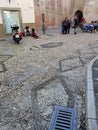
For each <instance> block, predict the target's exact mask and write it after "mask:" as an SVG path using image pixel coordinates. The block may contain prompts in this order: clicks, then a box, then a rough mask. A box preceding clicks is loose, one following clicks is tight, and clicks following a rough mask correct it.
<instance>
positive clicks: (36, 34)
mask: <svg viewBox="0 0 98 130" xmlns="http://www.w3.org/2000/svg"><path fill="white" fill-rule="evenodd" d="M31 36H32V37H34V38H38V37H39V36H38V32H37V31H35V29H34V28H32V33H31Z"/></svg>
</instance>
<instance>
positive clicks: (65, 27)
mask: <svg viewBox="0 0 98 130" xmlns="http://www.w3.org/2000/svg"><path fill="white" fill-rule="evenodd" d="M77 26H78V20H77V17H75V18H74V20H73V21H71V19H70V17H66V18H65V19H64V20H63V21H62V23H61V28H62V30H61V33H62V34H69V33H70V28H71V27H72V28H73V29H74V34H77V31H76V28H77Z"/></svg>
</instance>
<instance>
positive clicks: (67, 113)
mask: <svg viewBox="0 0 98 130" xmlns="http://www.w3.org/2000/svg"><path fill="white" fill-rule="evenodd" d="M76 129H77V111H76V109H73V108H68V107H62V106H55V107H54V110H53V113H52V118H51V121H50V126H49V128H48V130H76Z"/></svg>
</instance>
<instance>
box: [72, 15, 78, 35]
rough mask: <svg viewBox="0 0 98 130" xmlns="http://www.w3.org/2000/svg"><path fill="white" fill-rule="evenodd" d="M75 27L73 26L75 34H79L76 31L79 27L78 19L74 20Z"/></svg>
mask: <svg viewBox="0 0 98 130" xmlns="http://www.w3.org/2000/svg"><path fill="white" fill-rule="evenodd" d="M73 22H74V25H73V28H74V34H77V31H76V28H77V26H78V20H77V17H75V18H74V21H73Z"/></svg>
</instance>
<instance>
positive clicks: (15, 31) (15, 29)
mask: <svg viewBox="0 0 98 130" xmlns="http://www.w3.org/2000/svg"><path fill="white" fill-rule="evenodd" d="M11 28H12V34H13V40H14V41H15V42H16V43H18V44H19V43H20V41H21V40H22V37H21V36H20V34H19V31H18V29H19V26H17V25H16V24H15V25H13V26H11Z"/></svg>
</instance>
